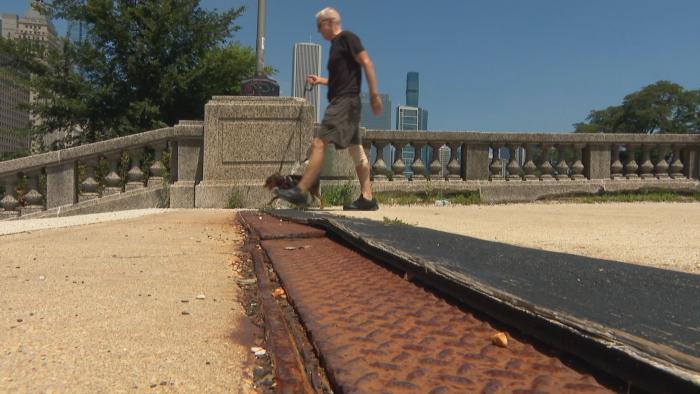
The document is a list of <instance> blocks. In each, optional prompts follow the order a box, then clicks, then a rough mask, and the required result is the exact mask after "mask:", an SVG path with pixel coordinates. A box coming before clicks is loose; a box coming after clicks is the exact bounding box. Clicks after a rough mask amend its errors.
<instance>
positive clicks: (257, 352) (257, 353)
mask: <svg viewBox="0 0 700 394" xmlns="http://www.w3.org/2000/svg"><path fill="white" fill-rule="evenodd" d="M250 350H252V351H253V354H255V356H257V357H260V356H264V355H266V354H267V351H266V350H265V349H263V348H261V347H257V346H254V347H252V348H250Z"/></svg>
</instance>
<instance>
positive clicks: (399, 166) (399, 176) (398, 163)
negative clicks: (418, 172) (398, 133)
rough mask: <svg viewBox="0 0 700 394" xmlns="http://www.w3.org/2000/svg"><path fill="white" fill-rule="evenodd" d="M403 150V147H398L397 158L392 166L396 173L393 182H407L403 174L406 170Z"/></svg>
mask: <svg viewBox="0 0 700 394" xmlns="http://www.w3.org/2000/svg"><path fill="white" fill-rule="evenodd" d="M403 150H404V146H403V145H396V157H395V158H394V162H393V163H392V164H391V169H392V170H393V171H394V176H393V177H392V180H394V181H405V180H406V175H404V173H403V172H404V171H405V170H406V164H404V162H403Z"/></svg>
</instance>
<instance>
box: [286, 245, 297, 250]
mask: <svg viewBox="0 0 700 394" xmlns="http://www.w3.org/2000/svg"><path fill="white" fill-rule="evenodd" d="M297 249H299V247H297V246H285V247H284V250H297Z"/></svg>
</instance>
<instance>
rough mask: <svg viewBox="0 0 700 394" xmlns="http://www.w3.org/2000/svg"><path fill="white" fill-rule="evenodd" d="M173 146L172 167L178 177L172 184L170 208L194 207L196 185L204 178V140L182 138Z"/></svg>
mask: <svg viewBox="0 0 700 394" xmlns="http://www.w3.org/2000/svg"><path fill="white" fill-rule="evenodd" d="M173 146H174V147H175V148H176V149H173V150H172V151H171V156H170V165H171V167H170V168H171V169H174V170H171V171H172V172H173V173H174V176H176V177H177V178H176V181H175V182H174V183H173V184H172V185H171V186H170V208H194V207H195V185H196V184H197V182H199V180H201V179H202V163H203V161H204V159H203V154H204V150H203V149H202V140H201V139H200V138H196V137H195V138H180V139H178V141H177V143H176V144H173Z"/></svg>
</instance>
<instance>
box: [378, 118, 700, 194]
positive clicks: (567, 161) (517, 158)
mask: <svg viewBox="0 0 700 394" xmlns="http://www.w3.org/2000/svg"><path fill="white" fill-rule="evenodd" d="M365 140H366V143H367V144H368V145H370V146H372V147H374V148H376V149H377V152H382V151H383V150H384V149H391V148H392V147H393V148H394V149H396V152H397V155H396V157H395V161H394V163H392V164H391V165H388V164H387V163H384V158H383V157H382V155H381V154H377V155H376V157H377V159H376V161H375V162H374V163H372V169H373V170H374V171H373V172H374V173H375V176H381V179H382V180H383V179H384V177H385V176H387V175H388V174H387V169H388V168H391V169H392V171H393V172H394V175H399V174H398V172H397V171H399V172H403V170H405V164H404V163H403V157H402V155H401V151H402V150H403V149H404V147H406V146H408V147H412V148H413V149H414V152H420V149H422V147H423V146H429V147H430V149H431V151H432V152H433V160H432V161H431V163H429V167H427V168H426V163H423V160H422V158H421V157H420V155H419V154H415V157H414V160H413V163H411V169H412V170H413V176H412V177H409V178H406V179H405V178H398V179H397V180H401V181H404V180H411V178H415V179H416V180H423V179H432V180H434V181H439V180H442V178H441V177H436V176H430V175H435V174H436V172H438V168H440V169H441V168H442V167H441V164H440V163H439V161H438V157H437V155H436V152H438V151H439V149H440V148H441V147H447V148H449V149H450V164H452V166H451V167H450V165H449V164H448V174H447V176H446V177H445V178H447V177H449V176H450V175H457V174H460V175H461V179H462V180H465V181H466V180H491V181H500V180H512V181H520V180H524V181H531V180H540V181H542V180H550V179H552V178H554V179H557V180H560V181H564V180H584V179H588V180H592V179H622V178H623V177H624V178H626V179H636V178H642V179H657V180H658V179H660V178H666V177H670V178H673V179H698V164H697V162H698V151H699V150H700V135H678V134H676V135H671V134H664V135H638V134H573V133H570V134H524V133H481V132H430V131H420V132H401V131H383V130H367V131H366V134H365ZM669 146H672V147H673V148H672V149H669ZM458 151H461V152H463V153H464V154H462V155H461V156H462V160H461V161H458V160H456V157H455V155H456V153H457V152H458ZM504 151H507V152H508V155H507V156H506V157H507V158H508V159H507V160H503V158H501V155H500V153H501V152H504ZM652 151H656V152H657V155H658V156H660V159H659V160H658V161H657V162H656V163H652V162H651V152H652ZM518 152H521V153H518ZM621 152H625V153H626V162H625V163H621V162H620V153H621ZM552 154H553V155H552ZM637 155H640V156H641V161H642V162H641V163H638V162H637ZM666 156H668V157H666ZM552 157H553V158H554V159H552ZM487 158H489V159H487ZM668 158H670V161H669V160H667V159H668ZM453 160H454V163H452V161H453ZM537 160H539V164H536V163H535V161H537ZM457 165H459V169H458V168H457ZM426 175H428V178H425V177H426Z"/></svg>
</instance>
